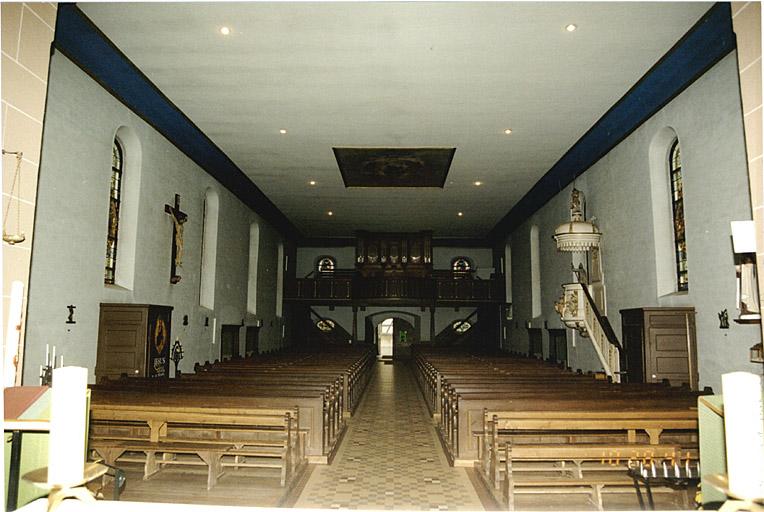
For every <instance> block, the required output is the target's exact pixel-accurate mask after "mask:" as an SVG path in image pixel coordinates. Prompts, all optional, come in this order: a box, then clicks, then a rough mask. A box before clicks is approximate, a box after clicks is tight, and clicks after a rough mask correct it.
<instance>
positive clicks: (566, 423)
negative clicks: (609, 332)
mask: <svg viewBox="0 0 764 512" xmlns="http://www.w3.org/2000/svg"><path fill="white" fill-rule="evenodd" d="M413 364H414V369H415V375H416V378H417V381H418V383H419V386H420V388H421V390H422V393H423V395H424V397H425V401H426V402H427V405H428V407H429V409H430V412H431V413H432V417H433V420H434V421H435V422H436V424H437V426H438V432H439V435H440V437H441V441H442V444H443V446H444V448H445V450H446V452H447V454H448V456H449V458H450V460H451V462H452V463H453V464H454V465H459V466H470V467H472V466H475V467H476V468H477V470H478V473H479V474H480V475H481V477H482V478H483V480H484V482H485V483H486V486H487V487H488V488H489V489H490V490H491V492H492V493H493V494H494V496H495V497H496V498H497V500H499V501H500V502H502V503H503V504H504V505H505V506H506V507H507V508H508V509H509V510H513V509H514V508H515V498H516V496H517V495H519V494H538V493H546V494H548V493H560V494H568V493H583V494H586V495H588V496H589V497H590V499H591V501H592V502H593V504H594V505H596V506H597V507H598V508H599V509H602V507H603V503H602V493H603V492H632V493H633V492H634V487H633V486H632V485H633V481H632V479H631V478H630V477H629V476H628V474H627V470H628V466H629V465H637V464H639V463H642V465H643V467H651V468H652V467H657V468H658V471H660V472H664V471H666V472H668V471H669V470H670V471H671V472H672V474H673V472H674V471H675V470H676V469H677V468H679V467H681V468H682V472H683V473H684V471H685V467H690V466H691V465H692V467H694V468H697V459H698V432H697V427H698V419H697V396H698V393H696V392H692V391H691V390H689V388H679V387H671V386H669V385H664V384H613V383H610V382H608V381H607V380H604V379H599V378H596V376H594V375H583V374H580V373H574V372H572V371H570V370H569V369H565V368H561V367H560V366H557V365H554V364H552V363H548V362H544V361H541V360H537V359H531V358H518V357H510V356H506V355H503V356H502V355H498V356H476V355H470V354H467V353H458V352H453V351H445V350H443V349H440V350H438V349H436V348H434V347H426V348H419V349H418V350H415V353H414V361H413ZM660 490H661V489H657V491H660ZM662 490H663V491H666V492H671V490H670V489H668V488H664V489H662ZM653 492H656V489H653ZM679 497H680V498H681V499H682V500H686V494H685V493H682V494H681V495H680V496H679Z"/></svg>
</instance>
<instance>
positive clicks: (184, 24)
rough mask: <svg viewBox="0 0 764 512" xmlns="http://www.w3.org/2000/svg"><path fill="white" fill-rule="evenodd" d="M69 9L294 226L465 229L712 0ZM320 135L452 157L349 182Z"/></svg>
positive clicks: (529, 179)
mask: <svg viewBox="0 0 764 512" xmlns="http://www.w3.org/2000/svg"><path fill="white" fill-rule="evenodd" d="M79 5H80V7H81V8H82V10H83V11H84V12H85V14H86V15H87V16H88V17H90V18H91V19H92V20H93V21H94V22H95V24H96V25H98V26H99V27H100V28H101V30H103V31H104V32H105V33H106V35H107V36H108V37H109V38H111V39H112V41H113V42H114V43H115V44H116V45H117V46H118V47H119V48H120V49H121V50H122V51H123V52H124V53H125V54H126V55H127V56H128V57H129V58H130V59H131V60H132V61H133V62H134V63H135V64H136V65H137V66H138V67H139V68H140V69H141V70H142V71H143V72H144V73H145V74H146V75H147V76H148V77H149V78H150V79H151V80H152V81H153V82H154V83H155V84H156V85H157V86H158V87H159V88H160V89H161V90H162V91H163V92H164V93H165V94H166V95H167V96H168V97H169V98H170V99H171V100H172V101H173V102H175V104H176V105H177V106H178V107H180V109H181V110H183V111H184V112H185V113H186V114H187V115H188V116H189V117H190V118H191V119H192V120H193V121H194V122H195V123H196V124H197V126H199V127H200V128H201V129H202V130H203V131H204V132H205V133H206V134H207V135H208V136H209V137H210V138H211V139H212V140H213V141H214V142H215V143H216V144H217V145H218V146H219V147H220V148H221V149H222V150H223V151H224V152H225V153H226V154H228V156H229V157H230V158H231V159H232V160H233V161H234V162H236V164H237V165H238V166H239V167H240V168H241V169H242V170H243V171H244V172H245V173H246V174H247V175H248V176H249V177H250V178H251V179H252V181H254V183H255V184H256V185H257V186H258V187H260V189H262V191H263V192H264V193H265V194H266V195H267V196H268V197H269V198H270V199H271V200H272V201H273V202H274V203H275V204H276V206H278V207H279V208H280V209H281V211H282V212H284V214H285V215H286V216H287V217H288V218H289V219H290V220H291V221H292V222H293V223H294V224H295V225H296V226H297V227H298V229H300V230H301V231H302V233H303V234H304V235H308V236H350V235H352V232H353V231H354V230H357V229H367V230H383V231H393V230H394V231H417V230H421V229H433V231H434V234H435V236H448V237H478V236H483V235H485V234H486V233H487V232H488V231H489V230H490V229H491V228H492V227H493V226H494V225H495V224H496V223H497V222H498V221H499V219H501V217H503V216H504V215H505V214H506V213H507V212H508V211H509V210H510V208H511V207H512V206H513V205H514V204H515V202H516V201H518V200H519V199H520V198H521V197H522V196H523V195H524V194H525V193H526V192H527V191H528V190H529V189H530V187H531V186H532V185H533V184H534V183H535V182H536V181H537V180H538V179H539V178H540V177H541V176H542V175H543V174H544V173H545V172H546V171H547V170H549V168H550V167H551V166H552V165H553V164H554V163H555V162H556V161H557V160H558V159H559V158H560V157H561V156H562V155H563V154H564V153H565V151H567V150H568V149H569V148H570V147H571V145H572V144H573V143H575V141H576V140H578V138H579V137H581V135H583V134H584V133H585V132H586V130H587V129H589V127H591V125H592V124H593V123H594V122H595V121H596V120H597V119H598V118H599V117H600V116H602V114H604V113H605V112H606V111H607V110H608V108H610V106H612V105H613V103H614V102H615V101H617V100H618V99H619V98H620V97H621V96H622V95H623V94H624V93H625V92H626V91H627V90H628V89H629V88H630V87H631V86H632V85H633V84H634V83H635V82H636V81H637V80H638V79H639V78H640V77H641V76H642V75H643V74H644V73H645V72H646V71H647V70H648V69H649V68H650V67H651V66H652V65H653V64H654V63H655V62H656V61H657V60H658V59H659V58H660V57H661V56H662V55H663V54H664V53H665V52H666V51H667V50H668V49H669V48H671V46H673V45H674V43H675V42H676V41H677V40H679V39H680V38H681V36H682V35H683V34H684V33H685V32H686V31H687V30H688V29H689V28H690V27H691V26H692V25H693V24H694V23H695V22H696V21H697V20H698V18H700V17H701V16H702V14H703V13H704V12H705V11H706V10H707V9H709V8H710V7H711V5H712V4H710V3H689V2H672V3H667V2H644V3H643V2H626V3H624V2H619V3H614V2H613V3H611V2H607V3H606V2H596V3H572V2H570V3H568V2H566V3H539V2H511V3H509V2H506V3H505V2H491V3H477V2H458V3H457V2H448V3H436V2H406V3H398V2H396V3H392V2H390V3H377V2H374V3H372V2H364V3H355V2H353V3H351V2H341V3H290V2H277V3H254V2H235V3H222V2H218V3H81V4H79ZM569 23H575V24H576V25H578V30H576V31H575V32H572V33H569V32H567V31H565V29H564V27H565V26H566V25H567V24H569ZM224 25H225V26H228V27H230V28H231V31H232V33H231V35H229V36H223V35H221V34H220V32H219V28H220V27H221V26H224ZM282 128H283V129H286V130H287V131H288V132H287V134H286V135H281V134H280V133H279V130H280V129H282ZM505 128H511V129H512V130H513V133H512V134H511V135H509V136H507V135H505V134H504V133H503V131H504V129H505ZM333 146H391V147H395V146H404V147H416V146H455V147H456V148H457V150H456V155H455V157H454V161H453V164H452V166H451V172H450V173H449V177H448V180H447V182H446V187H445V188H444V189H345V188H344V186H343V184H342V178H341V176H340V173H339V171H338V169H337V163H336V161H335V159H334V155H333V153H332V147H333ZM310 180H315V181H316V182H317V185H316V186H313V187H311V186H309V185H308V182H309V181H310ZM475 180H480V181H482V182H484V185H482V186H480V187H476V186H474V185H472V182H474V181H475ZM329 210H331V211H333V212H334V215H333V216H331V217H329V216H328V215H327V211H329ZM458 211H462V212H464V215H463V216H462V217H457V212H458Z"/></svg>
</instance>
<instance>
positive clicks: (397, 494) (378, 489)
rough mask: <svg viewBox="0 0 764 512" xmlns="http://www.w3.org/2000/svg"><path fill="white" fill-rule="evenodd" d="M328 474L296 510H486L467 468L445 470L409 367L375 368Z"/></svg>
mask: <svg viewBox="0 0 764 512" xmlns="http://www.w3.org/2000/svg"><path fill="white" fill-rule="evenodd" d="M373 371H374V375H373V376H372V380H371V382H369V386H368V388H367V390H366V394H365V396H364V398H363V400H362V401H361V404H360V405H359V407H358V409H357V411H356V414H355V415H354V416H353V418H351V419H350V420H349V422H348V431H347V432H346V434H345V438H344V439H343V441H342V446H341V448H340V450H339V451H338V452H337V455H336V457H335V459H334V462H333V463H332V464H331V465H330V466H317V467H316V468H315V469H314V470H313V472H312V474H311V475H310V478H309V480H308V482H307V484H306V485H305V488H304V489H303V491H302V493H301V494H300V497H299V498H298V500H297V502H296V504H295V505H294V506H295V507H296V508H335V509H337V508H346V509H388V510H391V509H397V510H483V506H482V504H481V502H480V499H479V498H478V496H477V494H476V493H475V489H474V488H473V486H472V484H471V483H470V480H469V478H468V476H467V473H466V471H465V469H464V468H453V467H450V466H449V465H448V462H447V461H446V458H445V456H444V454H443V450H442V449H441V447H440V443H439V441H438V438H437V434H436V433H435V429H434V427H433V425H432V422H431V420H430V419H429V418H428V415H427V407H426V405H425V403H424V400H423V399H422V398H421V395H420V392H419V389H418V388H417V384H416V381H415V380H414V376H413V375H412V373H411V370H410V369H409V367H408V366H407V365H406V363H402V362H396V363H395V364H382V363H377V365H376V368H375V369H374V370H373Z"/></svg>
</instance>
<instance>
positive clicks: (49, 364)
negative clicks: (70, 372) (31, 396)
mask: <svg viewBox="0 0 764 512" xmlns="http://www.w3.org/2000/svg"><path fill="white" fill-rule="evenodd" d="M57 362H58V365H56V363H57ZM63 366H64V356H63V355H59V359H58V361H56V346H55V345H53V351H52V352H51V350H50V345H45V364H44V365H40V385H41V386H51V385H52V384H53V370H55V369H56V368H62V367H63Z"/></svg>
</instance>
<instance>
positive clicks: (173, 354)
mask: <svg viewBox="0 0 764 512" xmlns="http://www.w3.org/2000/svg"><path fill="white" fill-rule="evenodd" d="M170 359H172V362H173V363H175V378H176V379H177V378H179V377H180V372H178V363H180V360H181V359H183V345H181V344H180V338H175V343H173V345H172V349H170Z"/></svg>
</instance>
